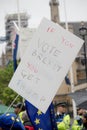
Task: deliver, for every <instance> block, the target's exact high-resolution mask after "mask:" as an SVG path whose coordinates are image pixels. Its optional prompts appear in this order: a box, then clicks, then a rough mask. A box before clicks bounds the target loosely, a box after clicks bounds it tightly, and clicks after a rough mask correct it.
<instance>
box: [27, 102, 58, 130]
mask: <svg viewBox="0 0 87 130" xmlns="http://www.w3.org/2000/svg"><path fill="white" fill-rule="evenodd" d="M25 106H26V111H27V114H28V116H29V118H30V120H31V122H32V125H33V127H34V129H35V130H57V125H56V120H55V113H54V106H53V104H52V103H51V105H50V106H49V108H48V110H47V112H46V113H45V114H44V113H42V112H41V111H40V110H38V109H37V108H36V107H34V106H33V105H32V104H30V103H29V102H28V101H25Z"/></svg>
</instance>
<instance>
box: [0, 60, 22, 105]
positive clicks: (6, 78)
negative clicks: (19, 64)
mask: <svg viewBox="0 0 87 130" xmlns="http://www.w3.org/2000/svg"><path fill="white" fill-rule="evenodd" d="M13 73H14V72H13V62H10V63H9V65H8V66H7V67H6V68H4V69H3V68H2V69H0V100H2V102H3V103H4V104H6V105H10V104H11V102H12V101H13V100H14V99H15V97H16V96H17V95H18V94H17V93H16V92H14V91H13V90H12V89H10V88H9V87H8V84H9V82H10V80H11V78H12V76H13ZM19 101H22V97H21V96H19V97H18V98H17V100H16V101H15V103H17V102H19Z"/></svg>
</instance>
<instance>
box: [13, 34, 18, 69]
mask: <svg viewBox="0 0 87 130" xmlns="http://www.w3.org/2000/svg"><path fill="white" fill-rule="evenodd" d="M18 41H19V35H18V34H16V37H15V40H14V43H13V66H14V71H15V70H16V68H17V50H18Z"/></svg>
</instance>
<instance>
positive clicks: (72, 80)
mask: <svg viewBox="0 0 87 130" xmlns="http://www.w3.org/2000/svg"><path fill="white" fill-rule="evenodd" d="M63 3H64V12H65V27H66V30H67V31H68V30H69V28H68V22H67V14H66V2H65V0H63ZM70 80H71V91H72V93H73V92H74V79H73V70H72V66H71V68H70ZM72 104H73V117H74V118H75V117H76V115H77V111H76V103H75V101H74V100H73V99H72Z"/></svg>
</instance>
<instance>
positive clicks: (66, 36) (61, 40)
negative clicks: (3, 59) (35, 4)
mask: <svg viewBox="0 0 87 130" xmlns="http://www.w3.org/2000/svg"><path fill="white" fill-rule="evenodd" d="M83 42H84V41H83V40H81V39H80V38H78V37H76V36H75V35H73V34H72V33H70V32H69V31H67V30H65V29H64V28H62V27H61V26H60V25H58V24H55V23H54V22H52V21H49V20H47V19H46V18H43V19H42V21H41V23H40V25H39V27H38V29H37V31H36V33H34V36H33V38H32V40H31V43H30V45H29V46H28V47H27V50H26V52H25V54H24V56H23V58H22V60H21V62H20V64H19V66H18V68H17V70H16V72H15V73H14V75H13V77H12V79H11V81H10V83H9V85H8V86H9V87H10V88H12V89H13V90H14V91H16V92H17V93H18V94H20V95H21V96H22V97H24V98H25V99H26V100H28V101H29V102H30V103H31V104H33V105H34V106H35V107H36V108H38V109H39V110H41V111H42V112H43V113H45V112H46V110H47V108H48V107H49V105H50V104H51V102H52V100H53V98H54V96H55V94H56V92H57V91H58V89H59V87H60V85H61V83H62V81H63V80H64V78H65V76H66V74H67V72H68V71H69V68H70V66H71V64H72V62H73V61H74V59H75V57H76V55H77V53H78V51H79V50H80V48H81V46H82V44H83Z"/></svg>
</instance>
